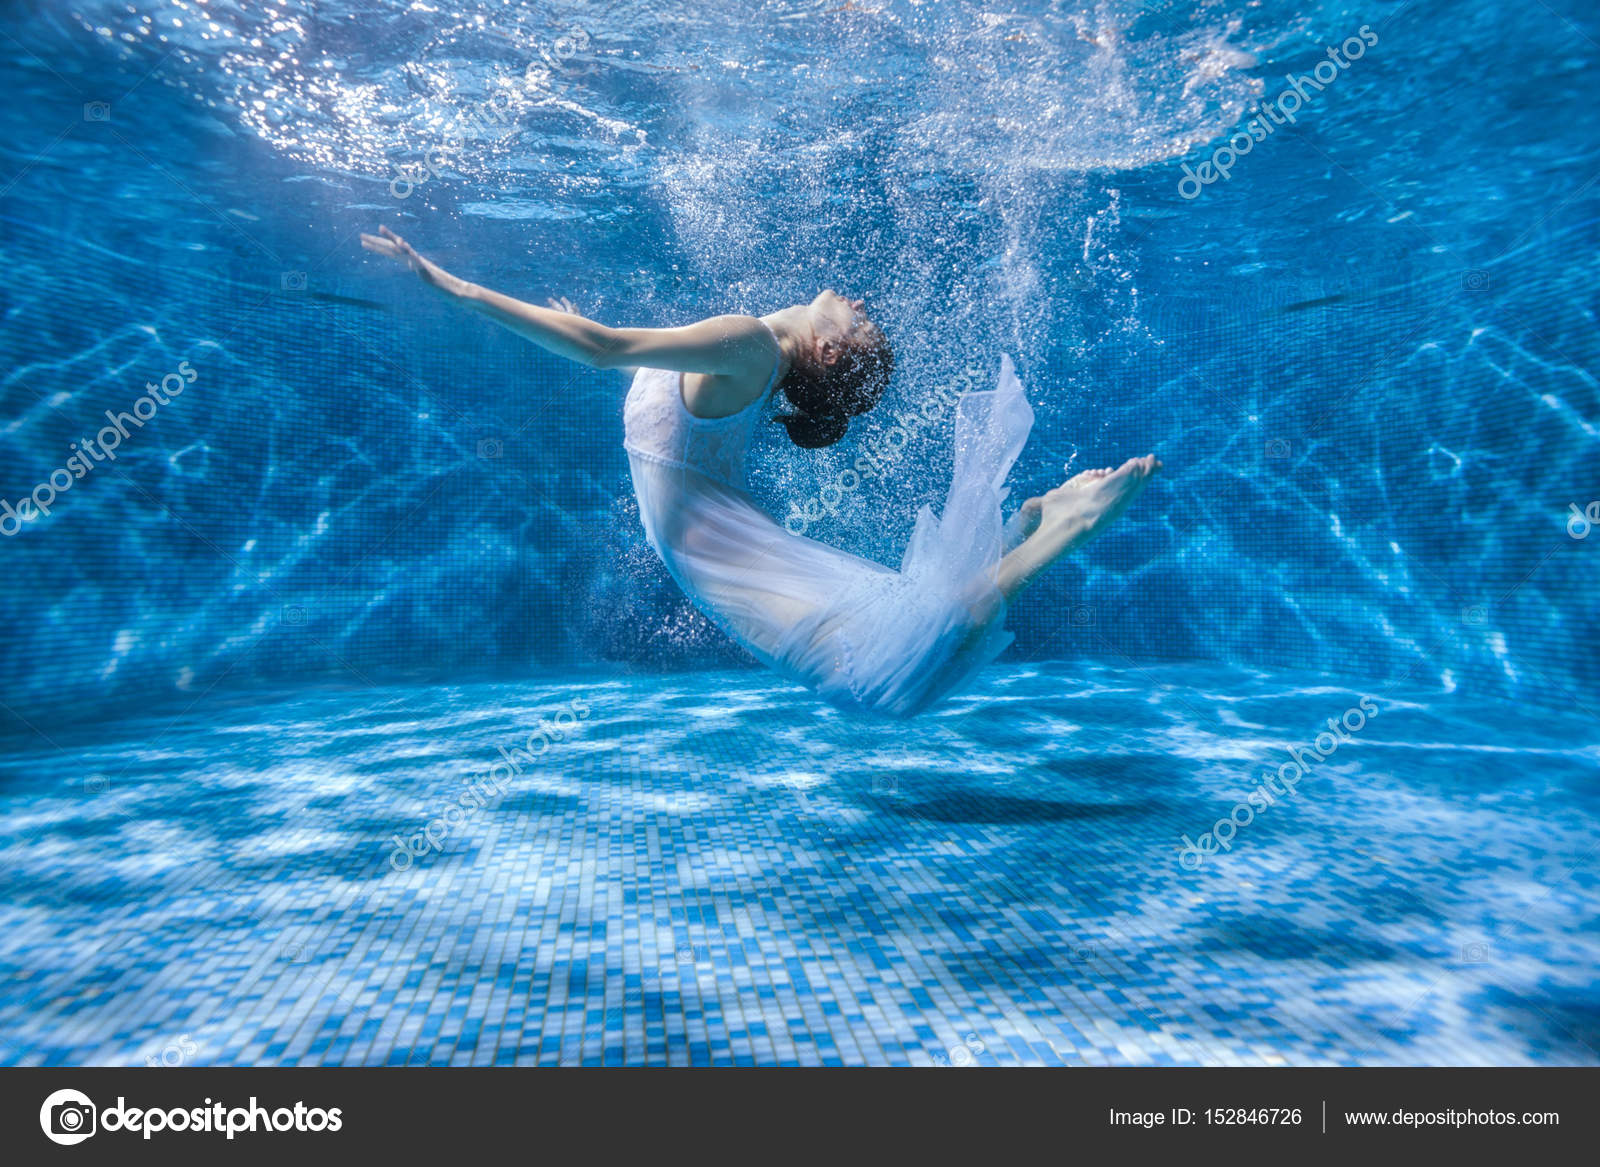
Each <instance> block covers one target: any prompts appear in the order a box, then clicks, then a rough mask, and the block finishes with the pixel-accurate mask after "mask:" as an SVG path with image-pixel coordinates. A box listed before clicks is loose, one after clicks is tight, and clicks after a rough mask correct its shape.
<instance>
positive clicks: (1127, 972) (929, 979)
mask: <svg viewBox="0 0 1600 1167" xmlns="http://www.w3.org/2000/svg"><path fill="white" fill-rule="evenodd" d="M1362 695H1363V694H1362V693H1361V691H1359V690H1349V689H1345V688H1338V687H1332V686H1329V685H1325V684H1321V683H1311V684H1307V683H1305V682H1304V681H1303V679H1296V678H1291V677H1286V676H1263V675H1259V674H1246V673H1242V672H1236V671H1228V670H1221V669H1216V668H1209V667H1208V668H1203V669H1202V668H1195V667H1189V666H1184V667H1170V668H1163V669H1139V670H1135V669H1128V670H1111V669H1104V668H1095V669H1086V668H1083V667H1074V666H1051V667H1049V668H1043V669H1042V668H1039V667H1036V666H1026V667H1020V668H1019V667H1010V668H1004V667H1002V668H995V669H992V670H990V671H989V672H988V673H987V674H986V675H985V677H984V679H983V682H982V683H981V684H980V685H979V686H978V688H977V690H976V691H975V692H974V693H973V694H972V695H971V696H969V697H967V698H964V699H962V700H960V701H958V702H956V703H955V704H953V705H951V706H949V707H947V708H945V709H943V710H941V711H938V712H936V713H934V714H932V715H928V716H925V717H924V718H922V719H919V720H917V721H914V722H911V723H898V724H896V723H889V724H877V723H872V724H864V723H862V722H859V721H851V720H848V719H847V718H846V717H844V716H842V715H840V714H837V713H835V712H833V711H831V710H828V709H826V708H824V707H819V706H818V705H816V704H815V703H814V702H812V701H810V700H809V699H808V698H806V697H805V696H804V695H803V694H800V693H799V692H798V691H797V690H795V689H794V688H792V687H791V686H789V685H786V684H784V683H782V682H779V681H776V680H774V679H773V678H772V677H770V676H768V675H766V674H763V673H759V672H729V673H715V674H695V675H689V676H669V677H655V676H636V675H633V676H622V677H596V676H593V675H584V676H573V677H565V678H554V679H548V680H544V681H541V682H539V683H525V684H516V685H478V686H469V687H458V688H438V687H427V688H423V687H418V688H396V689H379V690H368V691H343V692H320V693H314V694H308V693H304V692H302V693H297V694H294V695H290V696H282V695H256V696H253V697H249V698H241V697H239V696H237V695H235V696H231V697H229V698H226V699H221V698H218V697H216V696H214V695H213V696H211V697H206V698H202V699H200V700H199V701H198V702H197V703H196V704H195V705H194V707H193V708H192V709H190V710H189V711H188V712H187V713H182V714H178V715H176V716H174V715H171V714H169V715H166V716H162V717H151V718H148V719H143V720H138V721H127V722H122V723H119V724H115V725H109V726H101V727H96V728H93V729H88V730H83V731H80V732H78V733H76V734H74V735H71V736H62V735H61V734H59V733H52V735H51V736H52V737H53V738H54V739H55V744H54V745H51V744H46V743H43V742H41V741H39V740H38V739H36V738H35V739H32V740H26V739H22V738H18V739H13V740H11V741H9V742H8V743H7V745H6V750H5V755H4V757H5V761H4V771H3V774H0V792H3V793H0V798H3V802H0V806H3V818H0V829H3V847H4V850H3V852H0V859H3V861H4V864H5V877H4V884H3V887H4V907H3V916H0V973H3V977H4V986H5V987H4V990H3V1000H0V1057H3V1060H4V1061H5V1062H6V1063H9V1064H23V1065H59V1064H83V1063H92V1064H131V1065H145V1064H162V1063H165V1064H168V1065H175V1064H180V1063H181V1064H311V1065H326V1064H357V1065H400V1064H409V1065H423V1064H432V1065H502V1064H539V1065H556V1064H567V1065H576V1064H582V1065H637V1064H674V1065H685V1064H723V1065H726V1064H741V1065H747V1064H800V1065H814V1064H825V1065H835V1064H846V1065H855V1064H872V1065H878V1064H890V1065H930V1064H955V1065H1016V1064H1042V1065H1056V1064H1062V1063H1066V1064H1083V1063H1089V1064H1126V1063H1132V1064H1171V1063H1176V1064H1246V1065H1260V1064H1291V1065H1294V1064H1322V1063H1427V1064H1478V1063H1511V1064H1521V1063H1563V1064H1570V1063H1586V1064H1593V1063H1596V1062H1600V1052H1597V1050H1600V973H1597V968H1600V956H1597V946H1596V941H1597V937H1596V911H1597V909H1596V907H1595V884H1596V871H1597V867H1600V853H1597V848H1600V832H1597V829H1596V828H1597V825H1600V783H1597V781H1596V774H1597V767H1596V763H1597V761H1600V748H1597V746H1596V741H1597V737H1600V723H1597V722H1596V720H1595V719H1593V718H1591V717H1588V716H1584V715H1580V714H1577V713H1574V714H1572V715H1567V714H1563V713H1553V712H1530V711H1526V710H1518V709H1513V708H1510V707H1506V706H1481V705H1480V706H1475V705H1471V704H1468V703H1466V702H1464V701H1461V700H1459V699H1453V698H1444V699H1440V698H1438V697H1426V698H1424V697H1419V696H1417V695H1416V694H1412V695H1410V696H1407V695H1405V694H1396V693H1391V692H1385V691H1382V690H1374V691H1372V693H1371V695H1372V696H1373V697H1374V698H1375V699H1376V709H1377V712H1376V713H1375V714H1374V715H1372V716H1371V717H1370V718H1366V719H1365V724H1363V725H1362V727H1361V728H1360V729H1359V730H1358V731H1355V732H1349V731H1347V733H1348V740H1342V741H1340V742H1338V743H1337V744H1336V745H1334V744H1333V743H1332V739H1331V738H1325V739H1323V741H1322V743H1321V745H1322V746H1324V747H1330V746H1331V747H1332V748H1331V752H1330V753H1329V754H1328V756H1327V757H1326V758H1323V759H1321V760H1316V757H1315V755H1312V754H1308V753H1306V752H1305V751H1306V750H1308V749H1311V748H1315V746H1316V738H1317V734H1318V733H1319V731H1321V730H1325V729H1327V724H1326V723H1327V721H1328V719H1329V718H1334V719H1339V718H1341V717H1343V716H1344V715H1345V714H1346V712H1347V711H1349V710H1352V709H1356V708H1359V706H1358V701H1359V699H1360V698H1361V696H1362ZM574 702H576V705H575V706H574V704H573V703H574ZM563 710H566V711H567V712H566V713H563V712H562V711H563ZM574 710H576V712H577V713H581V714H582V716H581V717H577V716H576V714H575V713H574V712H573V711H574ZM558 714H559V715H560V717H559V720H560V721H561V722H562V723H563V724H565V723H568V722H571V721H574V720H576V722H577V725H576V729H575V730H571V731H564V732H563V733H562V735H561V736H562V738H563V739H564V740H561V741H553V742H551V744H549V745H548V746H547V747H542V748H543V752H542V753H541V754H540V756H539V757H538V759H537V761H535V762H528V763H524V764H523V767H522V773H521V774H512V775H511V776H510V781H509V784H508V785H507V787H506V790H505V793H504V795H503V796H501V797H499V798H497V799H495V800H493V801H491V802H490V803H489V804H487V805H484V806H482V807H477V806H472V807H471V809H470V810H468V811H466V812H464V813H463V814H462V815H460V816H452V818H453V820H454V821H453V823H452V825H451V826H450V827H449V829H448V833H447V834H446V835H445V836H444V837H443V838H441V839H440V842H441V844H442V850H441V851H436V852H430V853H426V854H404V855H402V854H400V853H398V852H396V851H395V844H394V836H396V835H397V834H398V835H400V836H401V837H402V839H408V840H409V839H411V838H412V836H413V835H414V833H415V832H417V831H420V830H421V829H422V827H423V824H425V823H426V822H427V821H428V820H430V819H434V818H437V817H438V816H440V815H442V814H443V812H444V811H445V809H446V808H447V807H449V806H451V805H452V804H454V805H456V806H460V805H461V803H460V801H459V799H458V795H459V794H460V793H461V791H462V790H463V789H465V788H466V786H467V784H468V782H469V780H470V778H471V776H472V775H474V774H479V773H482V772H483V771H484V770H485V769H487V768H488V766H489V765H490V764H491V763H492V762H494V761H495V760H497V759H498V757H499V754H498V752H497V748H498V747H501V746H504V747H505V748H506V749H508V750H515V749H517V748H518V747H521V746H524V745H525V744H526V741H527V737H528V734H529V731H530V730H531V729H533V727H534V725H535V723H536V722H537V721H538V719H539V718H540V717H544V718H546V719H547V720H549V721H550V723H551V724H554V722H555V720H556V719H557V717H558ZM1362 716H1363V717H1365V714H1363V715H1362ZM1351 720H1352V721H1355V720H1359V719H1357V718H1354V717H1352V719H1351ZM546 740H547V741H548V740H550V739H548V738H547V739H546ZM534 744H535V747H536V749H538V748H541V743H540V742H539V740H538V739H537V738H536V739H535V742H534ZM1290 747H1298V748H1299V749H1300V750H1301V756H1302V757H1303V758H1304V759H1305V760H1306V761H1307V762H1308V763H1309V764H1310V772H1309V773H1308V774H1307V776H1306V777H1305V778H1303V779H1302V780H1301V781H1300V782H1299V784H1298V787H1297V789H1295V791H1294V792H1293V793H1292V794H1290V795H1288V796H1287V797H1279V798H1277V800H1276V803H1275V804H1274V805H1267V806H1266V807H1265V809H1264V810H1263V811H1261V813H1260V814H1259V815H1258V816H1257V817H1255V818H1254V821H1252V822H1251V823H1250V824H1249V825H1248V826H1245V827H1241V828H1240V829H1239V830H1238V833H1237V836H1236V837H1235V838H1234V839H1233V840H1232V842H1231V851H1229V852H1228V853H1226V854H1222V855H1213V856H1210V857H1207V858H1206V859H1205V861H1204V863H1203V864H1202V865H1201V867H1200V869H1199V870H1197V871H1191V870H1188V869H1187V868H1186V867H1185V866H1184V865H1183V864H1182V863H1181V862H1180V837H1181V836H1182V835H1184V834H1185V833H1187V834H1188V835H1189V836H1190V837H1191V838H1198V837H1199V836H1200V835H1201V834H1203V833H1204V832H1206V831H1207V830H1209V829H1211V827H1212V825H1213V824H1214V823H1215V822H1216V821H1217V820H1218V819H1219V818H1220V817H1223V816H1226V815H1227V814H1228V813H1229V811H1230V809H1231V808H1232V807H1234V806H1235V804H1237V803H1239V802H1241V801H1244V800H1246V798H1247V796H1248V794H1249V792H1250V791H1251V790H1253V789H1254V788H1255V787H1256V786H1257V782H1258V776H1259V775H1260V774H1261V772H1262V771H1263V769H1264V768H1266V767H1268V766H1269V765H1270V767H1271V769H1273V770H1274V771H1275V770H1276V769H1277V767H1278V766H1279V764H1280V763H1282V762H1284V761H1287V760H1288V757H1289V754H1288V750H1289V748H1290ZM1286 773H1287V774H1288V775H1289V776H1291V777H1292V774H1293V771H1292V770H1290V771H1287V772H1286ZM506 775H507V772H500V773H499V774H498V775H497V776H498V777H501V778H505V777H506ZM469 801H470V800H469ZM1247 805H1248V803H1247ZM1240 817H1244V815H1243V812H1242V811H1241V812H1240ZM435 835H436V837H437V836H438V832H437V830H436V831H435ZM414 845H415V846H416V847H417V848H418V849H421V848H422V847H425V846H426V844H425V843H424V842H422V841H421V840H417V841H416V842H415V844H414ZM391 856H393V859H391ZM1194 858H1195V857H1194V856H1191V857H1190V862H1191V863H1193V862H1194ZM397 868H403V870H397Z"/></svg>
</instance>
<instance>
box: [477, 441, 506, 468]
mask: <svg viewBox="0 0 1600 1167" xmlns="http://www.w3.org/2000/svg"><path fill="white" fill-rule="evenodd" d="M505 452H506V446H505V443H504V442H502V441H501V440H500V439H499V438H479V439H478V457H480V458H482V459H483V460H484V461H486V462H492V461H494V460H495V459H496V458H500V457H503V456H504V455H505Z"/></svg>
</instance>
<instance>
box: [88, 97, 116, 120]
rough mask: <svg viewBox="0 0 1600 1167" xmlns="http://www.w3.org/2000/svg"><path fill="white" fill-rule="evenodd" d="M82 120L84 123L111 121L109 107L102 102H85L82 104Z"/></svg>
mask: <svg viewBox="0 0 1600 1167" xmlns="http://www.w3.org/2000/svg"><path fill="white" fill-rule="evenodd" d="M83 120H84V121H86V122H108V121H110V120H111V106H110V104H109V103H107V102H104V101H86V102H84V103H83Z"/></svg>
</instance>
